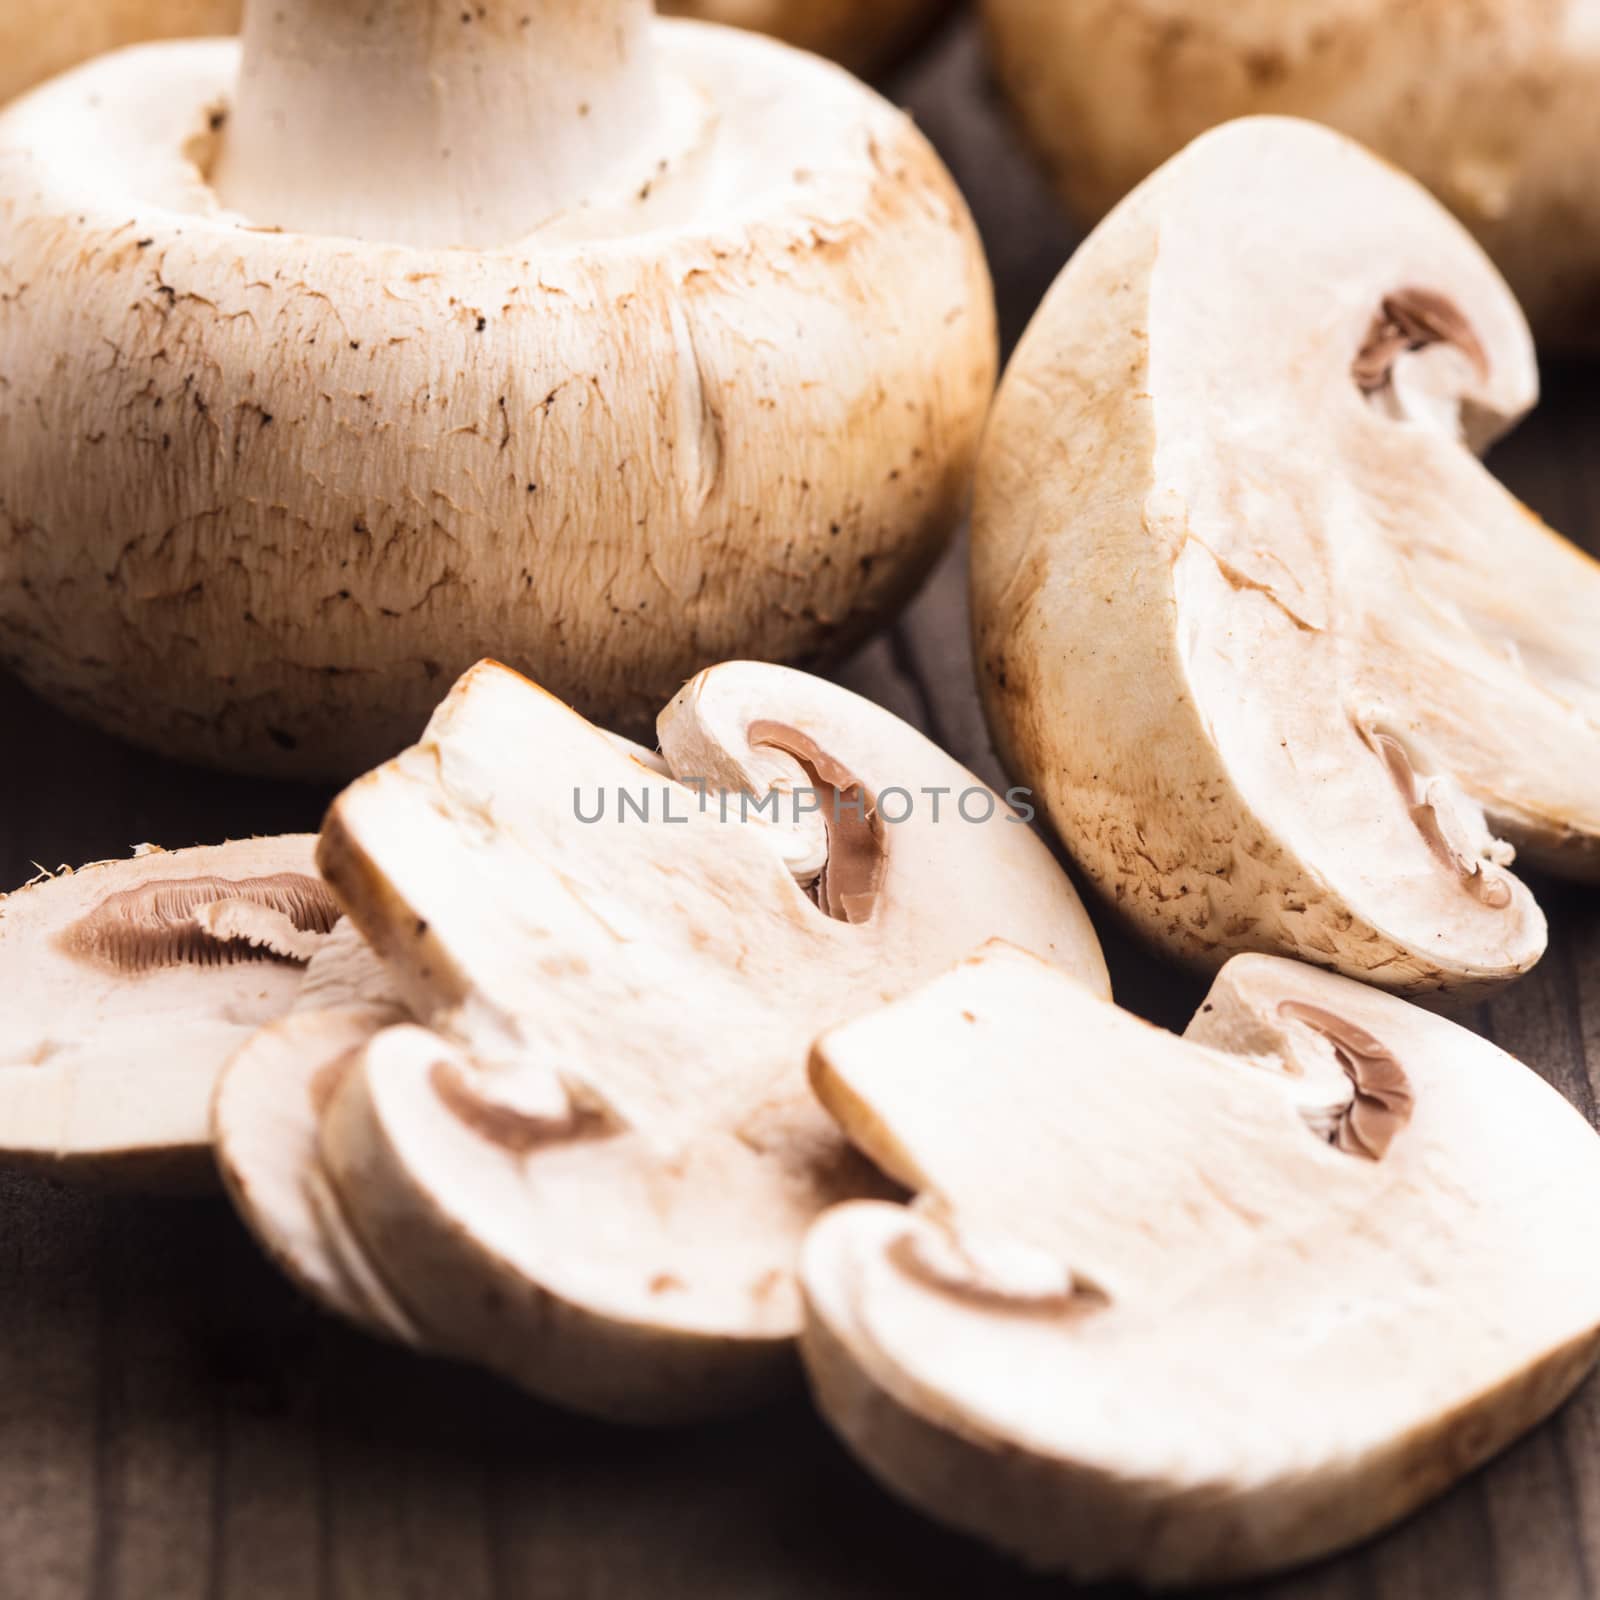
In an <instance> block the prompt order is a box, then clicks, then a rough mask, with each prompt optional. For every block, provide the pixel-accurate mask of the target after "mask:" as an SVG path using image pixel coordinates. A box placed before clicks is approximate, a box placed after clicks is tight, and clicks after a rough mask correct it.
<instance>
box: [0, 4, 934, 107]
mask: <svg viewBox="0 0 1600 1600" xmlns="http://www.w3.org/2000/svg"><path fill="white" fill-rule="evenodd" d="M661 9H662V10H663V11H664V12H666V13H667V14H668V15H669V16H677V17H697V18H699V19H700V20H701V21H704V22H720V23H725V24H727V25H728V26H730V27H736V28H753V29H756V30H757V31H758V32H761V33H770V34H772V35H774V36H775V37H777V38H779V39H783V40H785V41H786V42H788V43H789V44H793V45H798V46H799V47H800V48H801V49H802V50H815V51H816V52H817V53H818V54H819V55H825V56H832V57H834V58H835V59H836V60H839V61H842V62H843V63H844V64H845V65H846V66H848V67H853V68H855V69H856V70H858V71H865V70H868V69H872V68H876V67H881V66H886V65H888V64H889V63H890V62H891V61H892V60H893V59H894V58H895V57H896V56H897V55H898V54H899V53H900V52H901V51H902V50H904V49H905V48H906V47H907V46H908V45H911V44H914V43H915V42H916V39H917V36H918V34H919V33H921V32H922V31H923V30H925V29H927V28H929V27H930V26H931V25H932V24H933V23H934V21H935V20H936V19H937V18H938V17H940V16H941V15H943V14H944V13H945V12H946V11H948V10H949V9H950V0H878V3H877V4H875V5H873V6H870V7H863V6H859V5H854V4H851V3H850V0H666V3H665V4H663V5H662V7H661ZM242 11H243V5H242V0H6V5H5V9H4V11H0V103H3V102H4V101H7V100H10V99H12V98H13V97H14V96H16V95H19V94H21V93H22V91H23V90H24V89H31V88H32V87H33V86H34V85H35V84H36V83H43V82H44V80H45V79H46V78H51V77H54V76H55V75H56V74H57V73H58V72H65V71H66V70H67V69H68V68H69V67H75V66H78V65H79V64H80V63H82V62H84V61H89V60H92V59H93V58H94V57H95V56H98V55H102V54H104V53H105V52H106V51H108V50H115V49H118V48H120V47H121V46H123V45H129V44H140V43H143V42H145V41H147V40H152V39H185V38H198V37H201V36H203V35H210V34H228V33H235V32H237V31H238V28H239V19H240V15H241V13H242Z"/></svg>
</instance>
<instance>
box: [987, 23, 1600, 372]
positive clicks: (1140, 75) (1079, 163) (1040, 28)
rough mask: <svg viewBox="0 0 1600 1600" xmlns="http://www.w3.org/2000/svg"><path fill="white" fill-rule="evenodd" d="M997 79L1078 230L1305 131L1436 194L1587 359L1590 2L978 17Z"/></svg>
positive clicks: (1595, 131)
mask: <svg viewBox="0 0 1600 1600" xmlns="http://www.w3.org/2000/svg"><path fill="white" fill-rule="evenodd" d="M984 11H985V17H986V20H987V31H988V36H989V41H990V46H991V54H992V57H993V61H994V65H995V70H996V73H997V75H998V77H999V80H1000V82H1001V84H1002V85H1003V87H1004V89H1005V91H1006V94H1007V96H1008V98H1009V99H1010V101H1011V103H1012V105H1013V107H1014V108H1015V110H1016V113H1017V116H1018V120H1019V122H1020V124H1021V126H1022V128H1023V130H1024V131H1025V133H1026V134H1027V136H1028V138H1029V139H1030V141H1031V142H1032V144H1033V145H1034V147H1035V148H1036V149H1037V150H1038V152H1039V153H1040V155H1041V156H1042V158H1043V159H1044V161H1045V163H1046V165H1047V167H1048V169H1049V171H1050V174H1051V176H1052V178H1053V179H1054V181H1055V183H1056V185H1057V187H1058V188H1059V190H1060V191H1061V193H1062V195H1063V197H1064V198H1065V200H1066V201H1067V204H1068V206H1069V207H1070V209H1071V210H1072V212H1073V213H1074V214H1075V215H1076V216H1077V217H1078V218H1079V219H1080V220H1082V221H1083V222H1084V223H1085V225H1089V224H1092V223H1094V222H1097V221H1098V220H1099V219H1100V218H1101V217H1103V216H1104V215H1105V214H1106V213H1107V212H1108V211H1109V210H1110V209H1111V208H1112V206H1114V205H1115V204H1116V203H1117V201H1119V200H1120V199H1121V198H1122V197H1123V196H1124V195H1125V194H1127V193H1128V192H1129V191H1130V190H1131V189H1133V188H1134V187H1135V186H1136V185H1137V184H1138V183H1140V182H1142V181H1143V179H1144V178H1146V177H1147V176H1148V175H1149V174H1150V173H1152V172H1154V171H1155V170H1156V168H1158V167H1159V166H1160V165H1161V164H1162V163H1163V162H1165V161H1167V160H1168V159H1170V158H1171V157H1172V156H1173V155H1175V154H1176V153H1177V152H1178V151H1179V150H1181V149H1182V148H1183V147H1184V146H1185V145H1186V144H1188V143H1189V141H1190V140H1192V139H1194V138H1196V137H1197V136H1198V135H1199V134H1201V133H1204V132H1205V131H1206V130H1207V129H1208V128H1212V127H1216V126H1218V125H1219V124H1221V123H1224V122H1227V121H1229V120H1231V119H1233V118H1238V117H1244V116H1257V115H1280V116H1281V115H1287V116H1296V117H1306V118H1309V119H1311V120H1313V121H1317V122H1322V123H1326V124H1328V125H1329V126H1331V127H1334V128H1337V129H1338V130H1339V131H1340V132H1342V133H1345V134H1347V135H1349V136H1350V137H1352V138H1355V139H1358V140H1360V141H1361V142H1362V143H1363V144H1366V145H1368V146H1370V147H1371V148H1372V149H1374V150H1376V151H1377V152H1379V153H1380V154H1381V155H1383V156H1384V157H1386V158H1387V159H1388V160H1390V161H1392V162H1394V164H1395V165H1396V166H1399V167H1401V168H1403V169H1404V170H1405V171H1407V172H1410V173H1412V174H1413V175H1414V176H1415V177H1417V178H1418V179H1420V180H1421V181H1422V182H1423V183H1425V184H1426V185H1427V186H1428V187H1429V188H1430V189H1431V190H1432V191H1433V192H1434V193H1435V194H1436V195H1437V196H1438V197H1439V198H1440V199H1441V200H1442V201H1443V202H1444V203H1445V204H1446V205H1447V206H1449V207H1450V209H1451V210H1452V211H1453V212H1455V214H1456V215H1457V216H1458V217H1459V218H1460V219H1461V220H1462V221H1463V222H1464V223H1465V224H1466V225H1467V226H1468V227H1469V228H1470V229H1471V230H1472V232H1473V233H1474V234H1475V235H1476V236H1477V238H1478V240H1479V241H1480V243H1482V244H1483V246H1484V247H1485V249H1487V250H1488V252H1489V254H1490V255H1491V256H1493V257H1494V259H1495V261H1496V263H1497V264H1498V265H1499V267H1500V269H1501V271H1502V272H1504V273H1505V275H1506V277H1507V278H1508V279H1509V280H1510V282H1511V286H1512V288H1513V289H1514V290H1515V291H1516V294H1517V297H1518V299H1519V300H1520V301H1521V302H1522V305H1523V307H1524V309H1525V310H1526V311H1527V313H1528V316H1529V319H1530V320H1531V322H1532V323H1533V326H1534V329H1535V331H1536V332H1537V333H1538V335H1539V338H1540V339H1541V341H1544V340H1549V341H1550V342H1551V343H1553V344H1557V345H1565V346H1569V347H1575V348H1580V349H1588V350H1592V349H1594V348H1595V347H1596V344H1597V335H1596V331H1595V330H1596V326H1597V323H1596V317H1595V311H1596V307H1597V305H1600V206H1597V205H1596V203H1595V199H1594V193H1593V185H1592V184H1591V183H1590V181H1589V173H1588V168H1587V164H1586V162H1585V161H1584V160H1583V159H1582V158H1581V153H1582V152H1584V151H1587V150H1590V149H1592V148H1593V147H1594V146H1595V143H1596V141H1597V140H1600V112H1597V110H1596V90H1597V89H1600V26H1597V23H1596V18H1597V13H1596V9H1595V7H1594V5H1593V4H1592V3H1591V0H1484V3H1481V4H1477V3H1475V4H1472V5H1461V4H1458V3H1456V0H1425V3H1422V4H1411V3H1407V0H1313V3H1303V4H1299V5H1283V4H1281V3H1280V0H1232V3H1230V4H1228V5H1226V6H1218V5H1209V4H1205V3H1203V0H985V7H984Z"/></svg>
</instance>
